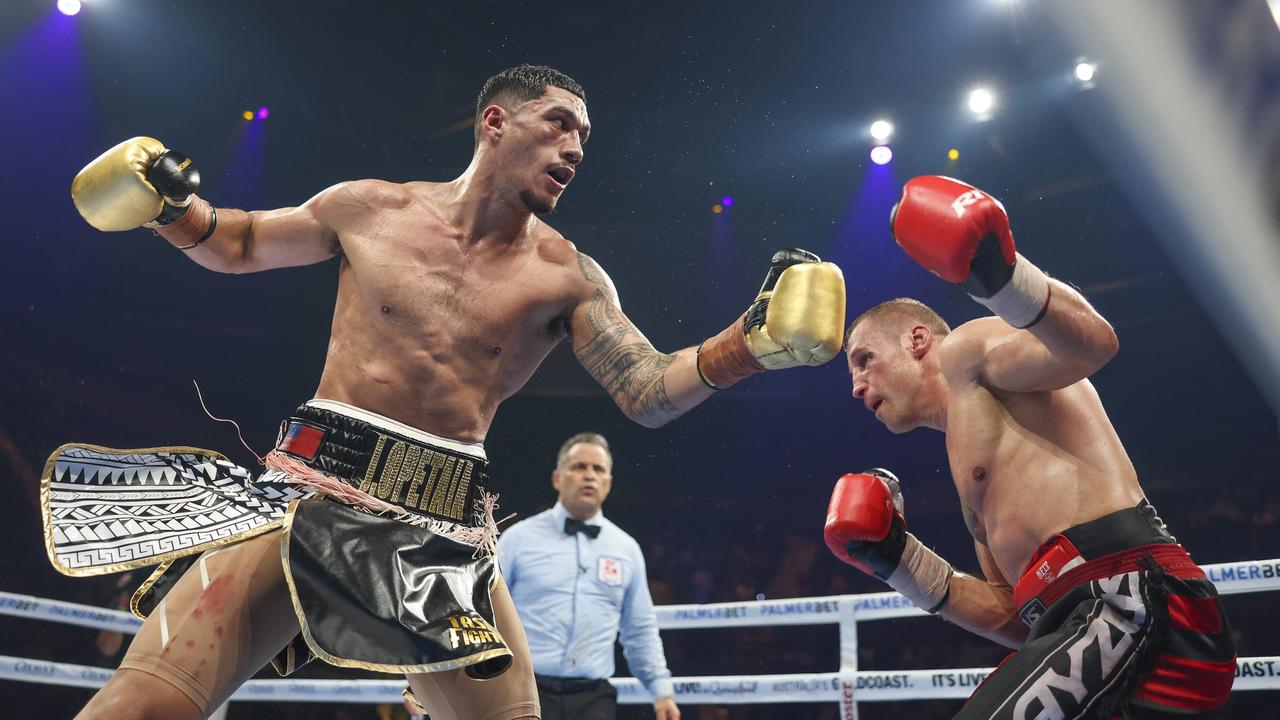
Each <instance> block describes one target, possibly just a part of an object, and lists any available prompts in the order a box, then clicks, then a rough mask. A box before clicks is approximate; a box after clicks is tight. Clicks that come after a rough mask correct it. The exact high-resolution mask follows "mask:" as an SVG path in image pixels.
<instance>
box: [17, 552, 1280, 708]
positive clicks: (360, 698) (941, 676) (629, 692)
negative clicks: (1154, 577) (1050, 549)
mask: <svg viewBox="0 0 1280 720" xmlns="http://www.w3.org/2000/svg"><path fill="white" fill-rule="evenodd" d="M1202 567H1203V568H1204V571H1205V573H1206V574H1207V575H1208V577H1209V579H1210V580H1212V581H1213V583H1214V584H1215V585H1216V586H1217V588H1218V592H1219V593H1220V594H1222V595H1237V594H1242V593H1253V592H1265V591H1271V590H1280V558H1275V559H1271V560H1252V561H1240V562H1232V563H1220V564H1217V565H1204V566H1202ZM0 614H5V615H12V616H17V617H21V618H26V619H30V620H43V621H49V622H56V623H64V624H69V625H78V626H82V627H87V628H95V629H100V630H114V631H117V632H122V633H130V634H132V633H135V632H137V629H138V628H139V627H140V626H141V624H142V622H141V621H140V620H138V619H137V618H135V617H133V616H132V615H131V614H129V613H127V612H123V611H120V610H107V609H102V608H96V607H92V606H89V605H80V604H76V603H69V602H61V601H57V600H49V599H45V598H36V597H31V596H27V595H17V594H14V593H7V592H0ZM657 615H658V627H659V628H660V629H662V630H695V629H701V628H739V627H761V626H784V625H836V626H838V629H839V633H840V667H839V669H837V670H835V671H833V672H826V673H802V674H790V675H787V674H780V675H726V676H703V677H676V678H674V683H675V692H676V701H677V702H678V703H679V704H681V705H702V704H707V705H727V704H756V703H836V704H838V705H839V707H840V717H841V718H844V719H846V720H851V719H853V718H856V717H857V705H858V703H863V702H892V701H898V700H936V699H963V698H966V697H968V696H969V694H970V693H972V692H973V689H974V688H975V687H976V686H977V685H978V683H980V682H981V681H982V680H983V678H985V677H986V676H987V673H989V672H990V671H991V668H948V669H940V670H874V671H863V670H858V667H857V661H858V623H865V622H873V621H877V620H890V619H894V618H906V617H925V616H926V614H925V612H924V611H923V610H920V609H918V608H916V607H915V606H914V605H912V604H911V603H910V602H908V601H907V600H906V599H905V598H903V597H902V596H901V595H899V594H898V593H896V592H883V593H870V594H865V595H835V596H829V597H809V598H794V599H788V600H761V601H747V602H732V603H716V604H707V605H666V606H660V607H658V608H657ZM112 672H113V670H112V669H110V668H98V667H90V666H85V665H72V664H67V663H59V662H52V661H48V660H38V659H32V658H19V657H11V656H7V655H0V680H4V681H9V682H34V683H45V684H51V685H62V686H68V687H83V688H96V687H101V686H102V685H103V683H105V682H106V681H107V679H108V678H109V677H111V673H112ZM610 682H612V683H613V685H614V686H615V687H616V688H617V690H618V702H619V703H623V704H632V705H635V704H648V703H651V702H652V698H651V697H650V696H649V694H648V693H647V692H646V691H645V690H644V688H643V687H642V686H641V685H640V683H639V681H637V680H636V679H634V678H613V679H612V680H611V681H610ZM403 688H404V681H403V679H394V680H250V681H249V682H248V683H246V684H245V685H244V686H243V687H241V688H240V689H239V690H238V691H237V692H236V693H235V694H234V695H232V696H231V701H232V702H254V701H257V702H262V701H289V702H342V703H364V704H374V703H397V704H398V703H400V702H401V696H400V691H401V690H402V689H403ZM1278 689H1280V655H1270V656H1259V657H1245V658H1238V659H1237V661H1236V680H1235V685H1234V686H1233V688H1232V692H1244V691H1252V690H1278Z"/></svg>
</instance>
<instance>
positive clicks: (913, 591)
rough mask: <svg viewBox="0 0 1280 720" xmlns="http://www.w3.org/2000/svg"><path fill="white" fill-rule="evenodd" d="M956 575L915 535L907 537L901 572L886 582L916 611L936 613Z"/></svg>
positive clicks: (949, 565) (899, 565) (897, 571)
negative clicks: (917, 609) (913, 606)
mask: <svg viewBox="0 0 1280 720" xmlns="http://www.w3.org/2000/svg"><path fill="white" fill-rule="evenodd" d="M954 573H955V570H954V569H953V568H952V567H951V563H949V562H947V561H946V560H943V559H942V558H941V557H939V556H938V554H937V553H935V552H934V551H932V550H930V549H929V548H927V547H925V546H924V545H923V544H922V543H921V542H920V541H919V540H917V539H916V536H915V535H912V534H911V533H907V546H906V547H905V548H903V550H902V560H901V561H900V562H899V563H898V569H896V570H894V571H893V574H892V575H890V576H889V579H888V580H886V581H885V582H887V583H888V584H889V587H891V588H893V589H894V590H897V591H898V592H900V593H902V594H903V595H904V596H906V598H907V599H908V600H910V601H911V602H912V603H914V604H915V606H916V607H918V608H920V609H922V610H924V611H925V612H930V613H936V612H938V610H940V609H941V608H942V605H943V604H944V603H946V601H947V593H948V591H949V590H950V589H951V576H952V574H954Z"/></svg>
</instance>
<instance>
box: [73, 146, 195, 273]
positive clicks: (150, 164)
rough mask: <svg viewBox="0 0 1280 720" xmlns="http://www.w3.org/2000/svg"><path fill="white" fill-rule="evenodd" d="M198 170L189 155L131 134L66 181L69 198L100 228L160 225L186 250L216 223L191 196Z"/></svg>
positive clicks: (87, 218)
mask: <svg viewBox="0 0 1280 720" xmlns="http://www.w3.org/2000/svg"><path fill="white" fill-rule="evenodd" d="M199 186H200V172H199V171H198V170H197V169H196V167H195V165H194V164H192V162H191V159H190V158H188V157H186V156H185V155H183V154H182V153H180V152H177V151H176V150H169V149H167V148H165V146H164V144H163V143H161V142H160V141H159V140H156V139H155V138H149V137H136V138H131V139H129V140H125V141H124V142H122V143H120V144H119V145H116V146H115V147H113V148H111V149H110V150H108V151H106V152H104V153H102V154H101V155H99V156H98V157H97V158H96V159H95V160H94V161H93V162H91V163H89V164H88V165H86V166H84V169H82V170H81V171H80V172H78V173H76V177H75V179H74V180H72V181H71V200H72V201H73V202H74V203H75V205H76V210H78V211H80V215H81V217H83V218H84V219H85V220H86V221H87V222H88V223H89V224H90V225H92V226H93V227H95V228H97V229H99V230H104V231H119V230H132V229H134V228H138V227H149V228H155V227H158V226H159V227H161V228H163V229H162V230H160V231H159V233H160V234H161V235H162V236H164V237H165V238H166V239H167V240H169V242H170V243H172V244H173V245H175V246H177V247H180V248H182V249H190V248H192V247H195V246H196V245H198V244H200V243H201V242H203V241H204V240H205V239H207V238H208V237H209V235H211V234H212V233H213V228H214V227H216V226H217V215H216V213H215V211H214V210H213V209H212V207H211V206H210V205H209V204H208V203H206V202H204V201H203V200H200V199H199V198H198V197H196V196H195V194H194V193H195V191H196V189H197V188H198V187H199Z"/></svg>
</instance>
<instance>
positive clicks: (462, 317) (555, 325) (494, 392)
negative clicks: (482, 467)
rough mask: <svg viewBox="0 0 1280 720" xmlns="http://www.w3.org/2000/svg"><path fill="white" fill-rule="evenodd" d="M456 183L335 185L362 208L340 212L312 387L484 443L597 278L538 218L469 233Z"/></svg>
mask: <svg viewBox="0 0 1280 720" xmlns="http://www.w3.org/2000/svg"><path fill="white" fill-rule="evenodd" d="M451 191H452V188H451V186H450V184H434V183H408V184H404V185H396V184H391V183H385V182H381V181H376V180H362V181H357V182H353V183H348V184H347V185H346V186H345V187H343V188H342V189H340V190H339V191H338V192H340V193H343V194H346V195H347V196H348V197H347V198H346V199H344V200H341V201H339V202H346V203H350V204H351V205H355V206H357V207H354V208H352V209H351V211H349V212H346V213H340V214H339V217H338V219H337V221H336V223H335V225H336V227H335V228H334V231H335V232H336V234H337V236H338V240H339V242H340V243H341V255H342V259H341V265H340V269H339V274H338V298H337V304H336V306H335V308H334V317H333V330H332V334H331V336H330V339H329V349H328V355H327V357H326V359H325V368H324V374H323V375H322V377H321V379H320V386H319V388H318V390H317V391H316V395H317V396H318V397H323V398H330V399H334V400H340V401H342V402H346V403H350V404H352V405H355V406H357V407H361V408H365V409H367V410H371V411H373V412H376V413H379V414H382V415H386V416H388V417H391V418H394V419H396V420H399V421H401V422H404V423H407V424H409V425H412V426H414V427H419V428H423V429H427V430H429V431H431V432H434V433H436V434H439V435H443V436H446V437H451V438H455V439H458V440H464V441H470V442H480V441H482V440H483V439H484V436H485V433H486V432H487V431H488V429H489V424H490V423H491V422H492V420H493V415H494V412H495V410H496V409H497V406H498V404H499V403H500V402H501V401H502V400H504V399H506V398H507V397H510V396H511V395H512V394H513V393H515V392H516V391H517V390H519V389H520V388H521V387H522V386H523V385H524V384H525V382H526V381H527V380H528V379H529V377H530V375H532V374H533V372H534V370H535V369H537V367H538V365H539V363H541V362H542V360H543V358H545V357H546V355H547V353H548V352H550V351H551V349H552V348H553V347H554V346H555V345H556V344H557V343H559V342H560V341H561V340H562V339H563V338H564V337H565V336H566V334H567V333H568V328H569V318H570V316H571V313H572V310H573V309H574V307H576V306H577V304H578V303H579V302H581V301H582V300H584V299H587V298H590V296H591V294H592V291H593V290H594V285H593V284H592V283H590V282H589V281H588V280H587V279H586V278H585V276H584V273H583V270H582V267H581V264H580V263H590V261H589V260H587V259H586V258H585V257H584V258H583V259H582V260H579V256H578V253H577V252H576V251H575V249H574V247H573V245H572V244H571V243H569V242H568V241H566V240H565V239H564V238H563V237H561V236H560V234H559V233H557V232H556V231H555V230H552V229H551V228H550V227H549V226H547V225H546V224H545V223H543V222H541V221H540V220H538V219H537V218H535V217H532V216H530V218H529V221H528V222H527V223H526V226H525V228H524V230H523V232H522V234H521V236H519V237H517V238H516V239H514V240H503V239H500V238H469V237H466V236H465V233H464V231H463V230H461V229H460V228H458V227H457V226H456V224H455V223H453V222H451V218H450V214H451V213H450V203H449V195H450V194H451ZM359 206H363V209H362V208H360V207H359Z"/></svg>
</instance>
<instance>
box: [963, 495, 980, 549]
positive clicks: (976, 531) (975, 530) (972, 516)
mask: <svg viewBox="0 0 1280 720" xmlns="http://www.w3.org/2000/svg"><path fill="white" fill-rule="evenodd" d="M960 510H961V512H962V513H963V514H964V524H965V527H967V528H969V534H970V535H972V536H973V539H974V540H977V541H978V542H980V543H982V544H983V545H986V544H987V529H986V528H985V527H983V525H982V518H980V517H978V513H976V512H974V511H973V509H972V508H970V507H969V506H968V505H961V506H960Z"/></svg>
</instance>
